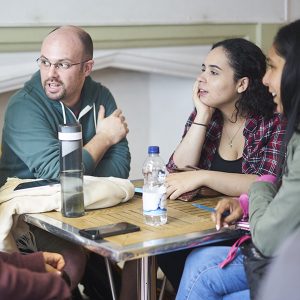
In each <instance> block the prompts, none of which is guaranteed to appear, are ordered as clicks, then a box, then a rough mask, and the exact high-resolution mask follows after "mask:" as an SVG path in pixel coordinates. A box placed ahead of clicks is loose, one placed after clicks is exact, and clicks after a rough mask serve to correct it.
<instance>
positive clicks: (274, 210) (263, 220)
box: [249, 135, 300, 256]
mask: <svg viewBox="0 0 300 300" xmlns="http://www.w3.org/2000/svg"><path fill="white" fill-rule="evenodd" d="M291 142H292V141H291ZM291 142H290V143H291ZM292 143H294V146H293V147H292V146H289V149H288V158H287V169H288V173H287V175H284V176H283V179H282V185H281V187H280V189H279V191H278V192H277V188H276V186H275V185H273V184H272V183H266V182H256V183H254V184H253V185H252V186H251V189H250V191H249V199H250V209H249V220H250V229H251V233H252V238H253V241H254V243H255V245H256V246H257V247H258V249H259V250H260V251H261V252H262V253H263V254H264V255H266V256H272V255H274V251H275V250H276V249H277V248H278V247H279V245H280V244H281V243H282V242H283V240H284V239H285V238H286V237H287V236H288V235H289V234H291V233H292V232H293V231H294V230H295V229H296V228H298V227H299V226H300V219H299V215H300V203H299V195H300V167H299V166H300V137H299V135H297V137H296V139H294V142H292Z"/></svg>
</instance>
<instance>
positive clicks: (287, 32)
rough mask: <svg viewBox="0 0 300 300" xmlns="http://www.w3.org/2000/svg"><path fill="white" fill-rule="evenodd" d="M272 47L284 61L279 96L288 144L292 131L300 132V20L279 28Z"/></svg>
mask: <svg viewBox="0 0 300 300" xmlns="http://www.w3.org/2000/svg"><path fill="white" fill-rule="evenodd" d="M273 46H274V49H275V51H276V53H277V54H278V55H279V56H281V57H282V58H283V59H284V60H285V64H284V67H283V71H282V75H281V86H280V95H281V102H282V107H283V113H284V115H285V116H286V117H287V119H288V125H287V133H286V141H287V142H288V141H289V140H290V138H291V136H292V135H293V132H294V131H296V132H300V129H299V121H300V85H299V84H300V55H299V53H300V20H297V21H295V22H292V23H290V24H288V25H286V26H284V27H282V28H280V29H279V31H278V32H277V34H276V36H275V38H274V43H273Z"/></svg>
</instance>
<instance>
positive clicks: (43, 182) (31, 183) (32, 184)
mask: <svg viewBox="0 0 300 300" xmlns="http://www.w3.org/2000/svg"><path fill="white" fill-rule="evenodd" d="M58 183H59V180H57V179H42V180H34V181H28V182H22V183H20V184H18V185H17V186H16V187H15V188H14V191H17V190H22V189H29V188H34V187H39V186H45V185H53V184H58Z"/></svg>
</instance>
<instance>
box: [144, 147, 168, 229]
mask: <svg viewBox="0 0 300 300" xmlns="http://www.w3.org/2000/svg"><path fill="white" fill-rule="evenodd" d="M143 176H144V186H143V214H144V220H145V223H146V224H148V225H152V226H159V225H163V224H166V223H167V201H166V187H165V184H164V183H165V178H166V166H165V164H164V162H163V160H162V158H161V157H160V156H159V147H158V146H149V147H148V158H147V159H146V161H145V163H144V165H143Z"/></svg>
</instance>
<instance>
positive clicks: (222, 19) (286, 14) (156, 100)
mask: <svg viewBox="0 0 300 300" xmlns="http://www.w3.org/2000/svg"><path fill="white" fill-rule="evenodd" d="M1 2H3V3H1ZM298 2H299V1H298V0H265V1H261V0H252V1H245V0H242V1H241V0H210V1H199V0H185V1H182V0H152V1H148V0H126V1H124V0H109V1H108V0H86V1H84V5H83V3H82V2H80V1H73V0H65V1H60V0H52V1H51V6H49V4H48V2H46V1H44V0H40V1H36V0H27V1H26V2H23V1H17V0H12V1H9V2H5V4H4V0H0V4H2V7H5V9H3V10H1V11H0V52H2V53H0V64H1V66H2V69H1V70H0V85H1V84H2V83H5V84H4V87H3V89H2V91H4V93H2V94H0V126H1V127H2V122H3V112H4V110H5V106H6V103H7V99H8V97H9V96H10V95H11V94H12V93H13V92H14V91H13V90H14V89H16V88H17V87H19V86H21V85H22V84H23V82H24V81H25V80H27V78H28V76H29V75H30V74H31V73H32V72H33V70H34V69H35V67H36V66H33V64H32V62H33V57H35V53H34V52H33V51H38V50H39V48H40V44H41V41H42V39H43V37H44V36H45V35H46V34H47V32H49V30H51V29H52V28H53V27H55V26H57V25H63V24H74V25H80V26H83V27H84V28H85V29H86V30H87V31H88V32H89V33H90V34H91V35H92V38H93V40H94V43H95V49H117V48H122V49H124V48H137V47H148V49H150V50H151V49H155V48H153V47H162V46H180V45H202V46H203V49H207V46H209V45H211V44H212V43H214V42H215V41H217V40H220V39H223V38H227V37H232V36H233V37H238V36H240V37H245V38H248V39H250V40H252V41H254V42H255V43H257V44H258V45H259V46H261V47H262V48H263V49H267V48H268V47H269V45H270V43H271V41H272V37H273V35H274V33H275V32H276V31H277V28H278V27H279V26H280V25H281V24H282V23H284V22H287V21H290V20H293V19H296V18H299V16H300V4H299V3H298ZM157 49H158V48H157ZM174 49H176V50H175V51H177V50H178V49H177V48H174ZM28 51H30V52H28ZM178 51H179V50H178ZM141 52H145V51H143V50H141ZM138 55H139V54H138ZM138 55H137V57H138ZM185 55H186V56H189V53H188V52H187V53H183V54H182V56H181V57H180V56H179V57H178V58H177V59H178V61H180V60H181V59H183V57H184V56H185ZM137 57H136V58H137ZM157 59H158V61H159V60H160V59H162V57H160V56H159V55H158V56H157ZM164 59H165V60H166V59H168V57H167V56H166V57H165V58H164ZM171 59H175V58H174V57H172V58H171ZM202 59H203V53H202V52H201V51H199V57H198V58H197V62H196V63H197V64H199V66H200V62H201V61H202ZM198 60H199V61H198ZM18 61H20V63H16V62H18ZM162 62H163V60H162ZM27 64H28V65H27ZM126 68H127V70H125V69H121V66H120V68H119V66H115V65H114V64H112V65H111V66H110V65H109V64H107V66H106V67H105V68H104V69H102V67H99V70H96V71H94V74H93V76H94V77H95V78H96V79H98V80H100V81H101V82H102V83H103V84H105V85H106V86H107V87H109V89H110V90H111V91H112V93H113V95H114V96H115V98H116V100H117V104H118V106H119V107H120V108H122V109H123V111H124V115H125V116H126V118H127V121H128V124H129V128H130V133H129V135H128V140H129V145H130V150H131V153H132V157H133V159H132V171H131V174H130V177H131V178H132V179H134V178H139V177H140V176H141V173H140V170H141V166H142V163H143V161H144V159H145V157H146V152H147V146H148V145H150V144H158V145H159V146H160V147H161V152H162V156H163V158H164V160H165V161H167V160H168V158H169V156H170V154H171V153H172V151H173V150H174V148H175V147H176V145H177V144H178V142H179V141H180V138H181V134H182V131H183V126H184V124H185V121H186V119H187V117H188V115H189V113H190V112H191V110H192V100H191V90H192V85H193V81H194V78H195V74H193V75H192V74H191V75H190V76H178V75H174V74H162V73H163V72H162V70H160V69H159V68H157V69H155V68H153V69H151V70H150V69H149V70H146V71H145V72H139V71H137V70H138V68H137V67H136V66H130V64H127V66H126ZM101 69H102V70H101ZM18 78H19V80H17V79H18ZM20 78H21V79H20ZM28 126H30V124H29V125H28Z"/></svg>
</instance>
